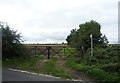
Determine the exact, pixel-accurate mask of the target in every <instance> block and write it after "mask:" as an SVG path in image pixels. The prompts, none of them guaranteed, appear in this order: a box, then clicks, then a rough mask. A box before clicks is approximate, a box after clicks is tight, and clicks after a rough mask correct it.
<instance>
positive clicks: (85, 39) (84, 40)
mask: <svg viewBox="0 0 120 83" xmlns="http://www.w3.org/2000/svg"><path fill="white" fill-rule="evenodd" d="M100 29H101V25H100V24H99V23H97V22H96V21H94V20H91V21H90V22H86V23H84V24H80V25H79V29H73V30H71V33H70V35H68V36H67V39H66V41H67V42H68V45H70V46H72V47H75V48H76V50H78V51H79V52H80V53H82V52H83V51H84V52H85V53H86V51H87V49H88V48H90V45H91V42H90V41H91V40H90V35H91V34H92V35H93V43H94V44H93V45H94V46H93V47H95V46H100V47H104V46H105V45H106V44H107V43H108V40H107V37H106V36H105V35H104V36H103V35H102V33H101V31H100Z"/></svg>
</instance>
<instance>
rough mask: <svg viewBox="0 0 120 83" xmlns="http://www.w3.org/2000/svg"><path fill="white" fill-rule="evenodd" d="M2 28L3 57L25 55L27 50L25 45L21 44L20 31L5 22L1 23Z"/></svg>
mask: <svg viewBox="0 0 120 83" xmlns="http://www.w3.org/2000/svg"><path fill="white" fill-rule="evenodd" d="M0 28H1V29H2V58H3V59H6V58H15V57H23V56H24V57H25V56H26V55H27V52H26V50H25V46H24V45H23V44H21V43H20V42H21V41H22V40H21V36H20V33H17V31H14V30H12V29H10V26H8V25H6V24H5V23H3V24H2V23H0Z"/></svg>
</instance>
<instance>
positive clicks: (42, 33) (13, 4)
mask: <svg viewBox="0 0 120 83" xmlns="http://www.w3.org/2000/svg"><path fill="white" fill-rule="evenodd" d="M118 2H119V0H0V21H2V22H7V24H8V25H9V26H10V27H11V28H12V29H13V30H18V33H22V34H21V35H22V36H23V37H22V40H23V41H24V43H39V44H45V43H62V42H64V43H66V38H67V36H68V35H69V34H70V31H71V30H72V29H75V28H77V29H78V28H79V24H82V23H85V22H88V21H90V20H95V21H97V22H98V23H100V24H101V32H102V34H105V35H106V36H107V38H108V41H109V42H110V43H117V42H118Z"/></svg>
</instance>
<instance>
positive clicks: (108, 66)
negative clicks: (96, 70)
mask: <svg viewBox="0 0 120 83" xmlns="http://www.w3.org/2000/svg"><path fill="white" fill-rule="evenodd" d="M119 66H120V65H119V64H118V63H114V64H106V65H103V66H102V67H101V69H103V70H104V71H106V72H110V73H115V74H116V72H117V73H118V72H119V70H120V69H119Z"/></svg>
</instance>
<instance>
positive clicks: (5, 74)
mask: <svg viewBox="0 0 120 83" xmlns="http://www.w3.org/2000/svg"><path fill="white" fill-rule="evenodd" d="M2 81H67V80H65V79H60V78H54V77H49V76H42V75H35V74H31V73H25V72H19V71H13V70H8V69H4V70H2Z"/></svg>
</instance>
